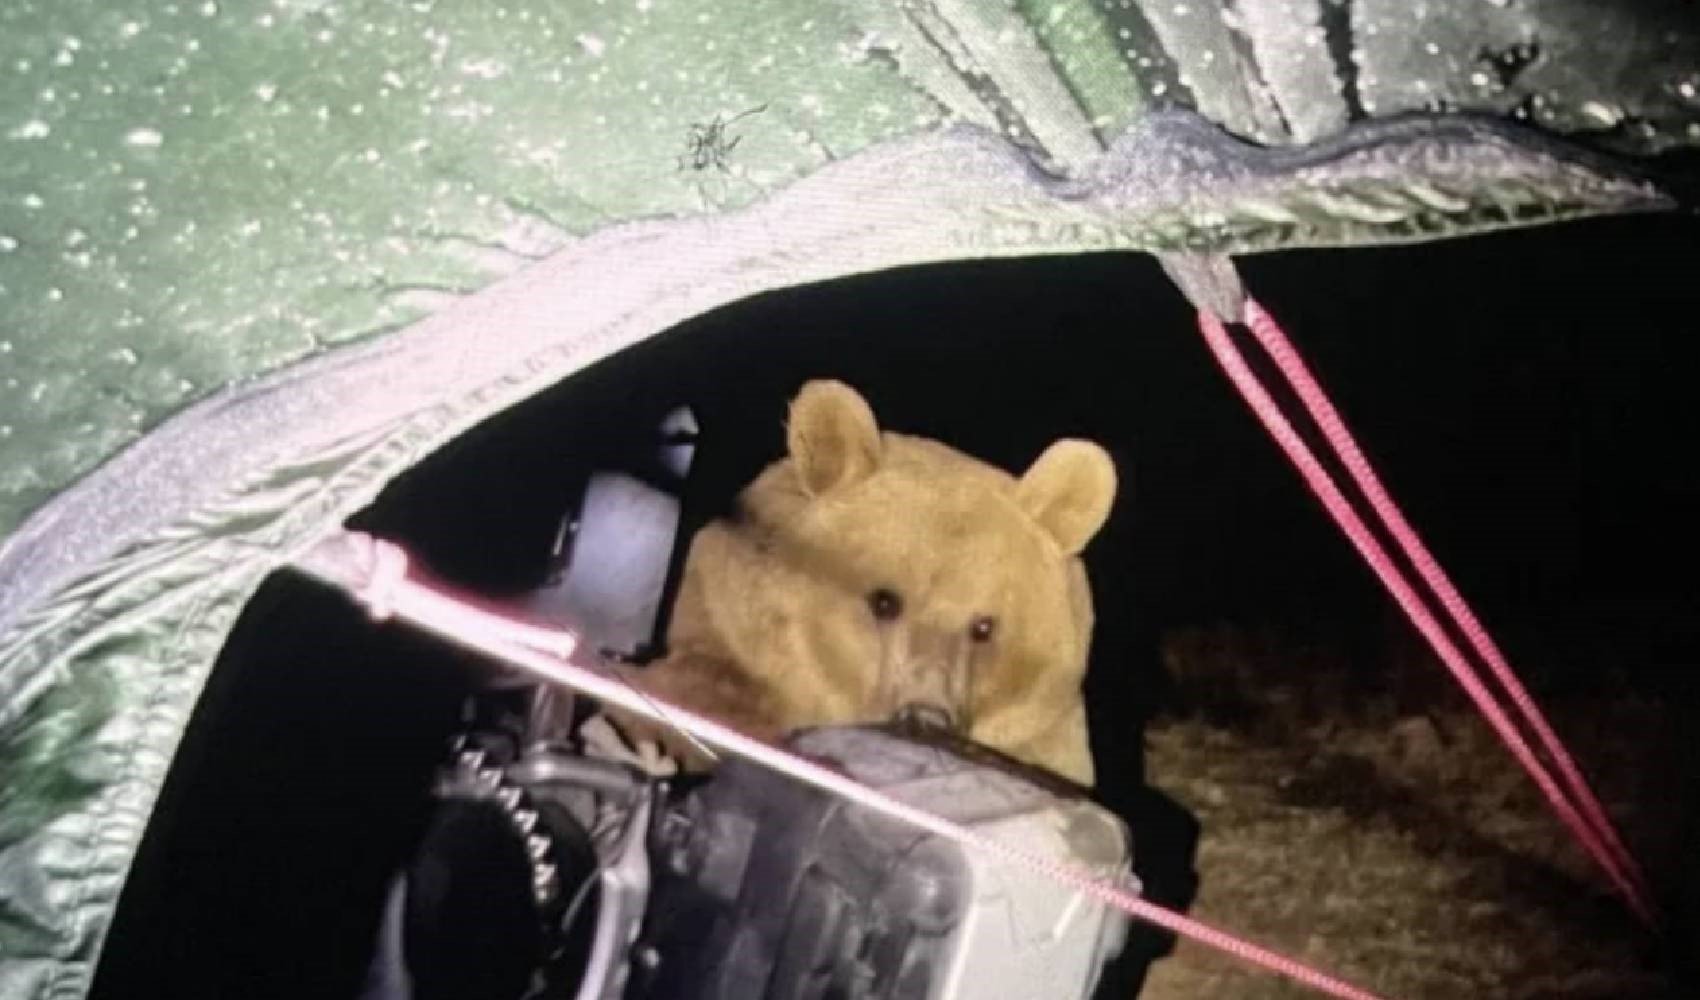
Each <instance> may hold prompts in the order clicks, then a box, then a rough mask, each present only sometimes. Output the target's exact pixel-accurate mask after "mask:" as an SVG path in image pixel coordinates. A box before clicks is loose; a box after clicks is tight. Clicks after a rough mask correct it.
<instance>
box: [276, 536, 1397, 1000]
mask: <svg viewBox="0 0 1700 1000" xmlns="http://www.w3.org/2000/svg"><path fill="white" fill-rule="evenodd" d="M339 540H340V541H342V542H353V543H354V544H355V545H356V547H357V548H358V549H359V550H362V552H363V555H364V556H365V558H363V559H361V560H357V561H355V562H353V563H344V564H335V563H331V564H326V565H322V566H314V565H313V564H312V563H311V562H309V563H306V564H304V565H303V568H305V569H307V570H308V571H309V572H313V573H316V574H318V575H320V576H321V577H322V578H324V579H326V580H327V582H330V583H332V584H335V585H337V586H341V587H343V588H344V589H346V590H347V591H349V593H351V594H352V595H353V596H354V597H355V598H356V599H357V600H359V601H360V602H361V603H363V604H365V605H366V606H367V608H368V609H369V610H372V611H374V612H382V613H383V615H384V616H386V617H388V616H393V617H396V618H400V619H403V620H405V621H409V622H412V623H413V624H415V625H418V626H421V627H423V628H425V629H427V630H429V631H432V632H435V633H437V634H438V635H441V636H443V637H444V638H447V639H450V640H452V641H454V642H457V643H459V644H461V645H463V646H465V647H467V648H469V649H474V650H478V651H479V652H482V653H484V654H486V655H488V656H491V657H493V658H495V659H498V660H501V661H503V662H505V663H508V664H509V665H511V666H515V667H519V668H520V669H522V670H525V671H526V672H528V673H530V674H532V675H533V676H535V677H538V678H540V679H542V680H545V681H549V682H551V683H555V684H562V685H565V686H567V687H569V688H572V689H573V690H576V691H579V692H582V693H584V694H586V695H589V696H590V697H592V698H596V699H598V700H599V701H602V702H604V703H606V704H610V705H616V706H618V707H620V708H623V709H625V710H627V711H629V712H633V713H636V714H638V715H641V716H644V717H645V718H648V719H650V720H652V721H655V722H659V723H661V724H663V725H667V726H677V727H679V728H680V729H683V730H684V731H686V732H687V733H689V734H690V735H691V736H693V737H696V738H699V739H702V740H704V741H705V742H708V743H711V744H713V745H715V746H718V747H720V748H721V749H723V750H725V751H727V752H730V753H734V754H737V755H738V756H741V757H745V758H747V759H749V760H752V761H754V762H756V763H758V764H761V765H763V766H765V767H769V768H771V769H773V770H775V771H779V772H781V773H783V774H786V775H789V776H790V777H792V778H795V779H796V780H798V781H802V782H805V783H807V784H810V785H813V786H814V787H816V788H819V789H821V790H823V791H825V792H827V793H829V794H832V795H836V796H838V797H840V798H843V799H846V800H848V801H852V802H855V803H857V804H859V805H861V806H864V807H866V808H868V809H871V810H873V811H875V812H878V813H881V814H882V815H885V816H888V817H890V818H892V819H895V820H898V821H900V822H904V823H907V824H909V825H911V826H914V827H916V828H918V829H921V830H925V831H927V832H928V833H931V834H934V835H935V836H939V837H943V838H945V839H947V840H951V841H954V842H956V843H959V844H962V845H964V846H966V847H968V848H970V849H972V850H976V851H980V852H982V853H985V854H990V855H994V856H997V857H999V858H1002V859H1003V860H1005V861H1009V862H1013V863H1015V864H1017V865H1020V866H1022V867H1025V868H1027V869H1029V870H1031V871H1034V872H1037V873H1038V874H1040V875H1042V876H1044V877H1047V878H1050V879H1053V880H1055V881H1058V882H1060V883H1062V884H1064V885H1067V886H1069V887H1070V888H1072V889H1075V890H1076V891H1078V892H1080V893H1082V894H1084V895H1087V896H1089V897H1091V898H1093V899H1095V900H1097V901H1098V902H1100V903H1102V904H1104V905H1105V906H1109V907H1111V908H1113V909H1116V910H1120V911H1121V912H1123V913H1125V914H1127V915H1129V916H1131V917H1134V918H1136V919H1139V920H1143V921H1146V922H1147V923H1151V924H1155V925H1157V926H1158V927H1162V928H1163V929H1165V930H1169V931H1172V932H1174V933H1176V934H1179V935H1181V936H1183V937H1187V938H1191V939H1192V940H1194V941H1197V942H1199V943H1201V944H1204V945H1206V946H1208V947H1211V948H1215V949H1217V950H1219V951H1222V952H1225V953H1227V954H1229V955H1232V956H1234V957H1235V958H1238V959H1240V960H1241V961H1244V962H1248V963H1250V964H1252V965H1257V966H1260V967H1262V968H1264V969H1267V970H1269V971H1271V972H1276V973H1279V974H1281V975H1284V976H1287V977H1289V978H1291V979H1293V980H1295V981H1297V982H1299V983H1302V984H1303V985H1305V986H1308V987H1310V988H1311V989H1314V990H1316V991H1318V992H1320V993H1325V994H1328V995H1329V996H1333V997H1338V998H1340V1000H1379V998H1378V997H1377V996H1376V995H1375V994H1373V993H1369V992H1367V991H1365V990H1362V989H1359V988H1358V987H1356V986H1353V985H1351V984H1350V983H1347V982H1345V981H1343V980H1340V979H1336V978H1335V977H1333V976H1330V975H1328V974H1326V973H1323V972H1319V971H1317V970H1315V969H1312V968H1310V967H1308V966H1306V965H1304V964H1302V963H1300V962H1298V961H1296V960H1294V959H1291V958H1288V957H1286V956H1285V955H1281V954H1278V953H1276V952H1273V951H1270V950H1269V949H1267V948H1264V947H1262V946H1260V945H1256V944H1253V943H1251V942H1250V941H1246V940H1244V939H1242V938H1238V937H1235V936H1234V935H1232V934H1229V933H1227V932H1225V931H1222V930H1218V929H1217V928H1214V927H1211V926H1210V925H1208V924H1204V923H1201V922H1199V921H1197V920H1194V919H1192V918H1191V917H1188V916H1185V915H1184V914H1181V913H1177V912H1175V911H1173V910H1170V909H1167V908H1165V907H1162V906H1158V905H1157V904H1155V903H1151V902H1149V901H1147V900H1144V899H1141V898H1140V897H1139V896H1138V895H1136V894H1135V893H1133V892H1130V891H1128V890H1127V889H1125V888H1123V887H1122V886H1120V885H1117V884H1115V883H1113V882H1111V881H1108V880H1106V879H1104V878H1102V877H1100V876H1098V875H1096V874H1095V873H1093V872H1091V871H1089V870H1087V869H1085V868H1082V867H1080V866H1077V865H1071V864H1066V863H1063V862H1059V861H1056V860H1053V859H1050V858H1046V857H1043V856H1041V855H1039V854H1036V853H1033V852H1031V851H1027V850H1025V849H1023V848H1019V847H1015V846H1013V845H1010V844H1006V843H1004V842H1002V841H1000V840H996V839H994V838H990V837H987V836H985V835H983V834H980V833H978V832H976V831H974V830H970V829H968V828H967V827H964V826H962V825H960V824H958V823H955V822H952V821H950V820H947V819H944V818H942V817H940V816H936V815H934V814H932V813H930V812H927V811H926V810H925V809H921V808H919V807H917V806H913V805H910V804H908V803H904V802H900V801H898V800H897V799H894V798H892V797H891V796H889V795H886V794H885V793H883V792H880V791H878V790H877V789H873V788H869V787H868V786H866V785H864V784H862V783H861V782H859V781H856V780H854V779H853V778H850V777H848V776H847V775H844V774H841V773H839V772H836V771H832V770H828V769H827V768H824V767H822V766H820V765H819V764H816V763H815V762H813V761H810V760H807V759H805V758H802V757H799V756H797V755H795V754H792V753H789V752H787V751H785V750H782V749H780V748H778V747H775V746H772V745H770V744H768V743H764V742H762V741H760V740H757V739H753V738H751V737H749V736H745V735H744V734H742V733H740V732H738V731H737V730H734V729H731V728H729V727H727V726H724V725H721V724H720V723H718V722H715V721H714V720H713V719H709V718H706V717H704V716H701V715H697V714H696V713H694V712H690V711H687V710H686V709H683V708H679V707H677V706H674V705H668V704H663V703H660V702H659V701H658V700H657V699H652V698H650V697H647V696H645V695H642V694H640V693H638V692H637V691H636V690H635V689H633V688H631V687H628V686H627V685H626V684H624V683H623V682H621V681H619V680H616V679H614V678H611V677H609V676H607V675H606V674H603V673H601V672H598V671H596V670H594V669H592V668H587V667H582V666H579V665H577V664H575V663H573V662H571V660H570V656H571V655H572V653H573V651H574V650H575V649H576V648H577V646H578V637H577V636H576V635H575V634H574V633H572V632H570V631H567V630H564V629H546V628H540V627H537V626H533V625H529V624H526V623H524V622H519V621H515V620H514V619H512V618H510V617H508V616H506V615H503V614H499V613H497V612H495V611H491V610H486V609H484V608H480V607H478V606H477V605H476V604H473V603H471V602H470V601H465V600H461V599H459V598H457V597H454V596H451V595H450V594H448V593H446V592H444V591H442V590H439V589H437V588H435V587H432V586H430V585H428V584H426V583H423V582H421V581H419V580H416V579H413V578H412V577H411V575H410V574H409V573H408V571H407V565H408V558H407V554H406V552H404V551H403V550H402V549H400V548H398V547H397V546H395V545H392V544H391V543H389V542H384V541H379V540H376V539H372V538H370V537H368V536H363V535H358V534H354V533H348V534H345V535H344V536H342V537H341V538H340V539H339ZM339 565H340V566H341V567H342V568H339V569H335V570H333V569H330V568H329V567H331V566H339ZM350 567H355V568H350ZM345 574H346V575H345ZM350 577H352V578H350Z"/></svg>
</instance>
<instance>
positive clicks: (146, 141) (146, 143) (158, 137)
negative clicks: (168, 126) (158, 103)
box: [124, 126, 165, 149]
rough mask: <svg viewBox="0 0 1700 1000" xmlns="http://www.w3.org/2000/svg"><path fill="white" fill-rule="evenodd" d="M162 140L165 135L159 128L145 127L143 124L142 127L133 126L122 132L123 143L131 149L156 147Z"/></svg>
mask: <svg viewBox="0 0 1700 1000" xmlns="http://www.w3.org/2000/svg"><path fill="white" fill-rule="evenodd" d="M164 141H165V136H164V135H162V134H161V133H160V131H159V129H156V128H147V127H145V126H144V127H142V128H133V129H131V130H130V131H128V132H126V133H124V145H126V146H129V147H131V148H132V149H158V148H159V145H160V144H161V143H163V142H164Z"/></svg>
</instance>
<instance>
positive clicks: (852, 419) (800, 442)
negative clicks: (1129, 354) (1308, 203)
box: [622, 381, 1116, 785]
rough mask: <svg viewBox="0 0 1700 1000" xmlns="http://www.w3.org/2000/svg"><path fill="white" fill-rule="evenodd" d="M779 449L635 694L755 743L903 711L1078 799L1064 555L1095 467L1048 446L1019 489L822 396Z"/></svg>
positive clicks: (1072, 552) (844, 391)
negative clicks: (783, 452) (1057, 779)
mask: <svg viewBox="0 0 1700 1000" xmlns="http://www.w3.org/2000/svg"><path fill="white" fill-rule="evenodd" d="M787 442H788V450H789V455H788V457H787V458H785V459H783V460H781V461H779V462H777V463H775V464H774V465H772V466H770V467H768V468H767V470H766V471H764V472H763V473H762V474H761V475H760V476H759V477H758V478H757V479H756V480H755V482H754V483H753V484H751V485H750V486H749V487H748V488H747V489H746V490H745V491H744V492H743V494H742V495H741V496H740V497H739V502H738V506H737V510H736V514H735V515H734V516H733V517H732V518H730V519H728V520H724V521H716V522H713V523H710V524H709V525H708V526H706V527H704V528H703V529H702V530H701V531H700V532H698V533H697V535H696V537H695V539H694V540H693V541H692V544H691V549H690V553H689V556H688V558H687V560H686V563H685V569H684V577H683V580H682V582H681V584H680V590H679V596H678V599H677V601H676V604H675V606H674V610H673V616H672V621H671V624H670V626H669V628H668V633H667V653H666V655H665V656H664V657H663V658H662V659H660V660H659V661H657V662H655V663H653V664H650V665H649V666H647V667H644V668H641V669H637V670H634V671H632V672H631V673H630V674H629V675H628V676H630V677H631V678H632V680H633V683H635V684H637V685H638V686H639V687H641V688H642V689H643V690H645V691H647V692H649V693H651V694H653V695H655V696H657V697H660V698H665V699H667V700H670V701H673V702H675V703H677V704H680V705H683V706H686V707H688V708H691V709H693V710H695V711H698V712H701V713H703V714H706V715H710V716H713V717H715V718H718V719H721V720H723V721H725V722H727V723H729V724H731V725H733V726H736V727H738V728H740V729H742V730H744V731H746V732H748V733H750V734H752V735H756V736H759V737H762V738H767V739H772V738H776V737H778V736H779V735H781V734H782V733H784V732H786V731H788V730H791V729H794V728H798V727H803V726H813V725H829V724H845V723H858V722H876V721H884V720H888V719H890V718H893V717H894V716H896V715H898V714H899V713H918V714H920V715H922V716H926V717H930V718H932V719H935V720H938V721H942V722H946V723H948V724H949V725H950V726H952V727H953V728H955V729H956V730H958V731H959V732H961V733H964V734H965V735H967V736H968V737H969V738H970V739H973V740H974V741H976V742H979V743H982V744H985V745H987V746H989V747H992V748H993V749H995V750H999V751H1002V752H1004V753H1006V754H1008V755H1010V756H1012V757H1014V758H1016V759H1018V760H1020V761H1023V762H1026V763H1028V764H1032V765H1036V766H1038V767H1041V768H1044V769H1046V770H1049V771H1051V772H1054V773H1056V774H1059V775H1061V776H1063V777H1065V778H1068V779H1071V780H1073V781H1076V782H1078V783H1080V784H1083V785H1090V784H1091V783H1092V781H1093V769H1092V758H1091V756H1090V752H1089V750H1088V747H1087V733H1086V713H1085V705H1084V702H1083V701H1082V696H1081V681H1082V679H1083V677H1084V674H1085V671H1086V654H1087V646H1088V643H1089V642H1090V637H1091V633H1092V599H1091V594H1090V591H1089V590H1088V587H1087V582H1086V572H1085V569H1084V567H1083V566H1082V564H1081V561H1080V559H1079V554H1080V551H1081V549H1082V548H1084V547H1085V545H1086V543H1087V542H1088V541H1089V540H1090V539H1091V538H1092V536H1093V535H1094V534H1096V533H1097V531H1098V529H1099V528H1100V527H1102V525H1103V523H1104V519H1105V518H1106V517H1107V516H1108V514H1109V510H1110V504H1111V501H1112V500H1113V499H1114V497H1115V491H1116V471H1115V467H1114V465H1113V464H1112V462H1111V460H1110V457H1109V455H1108V454H1107V453H1106V452H1105V451H1104V450H1103V449H1102V448H1100V447H1098V446H1097V445H1095V444H1091V443H1089V442H1085V441H1077V440H1062V441H1058V442H1056V443H1054V444H1052V445H1051V446H1050V447H1049V448H1048V449H1047V450H1046V451H1045V452H1044V454H1042V455H1040V456H1039V458H1038V460H1037V461H1035V462H1034V463H1033V465H1032V467H1031V468H1029V469H1028V470H1027V472H1026V473H1025V474H1023V475H1022V476H1021V477H1020V478H1019V479H1017V478H1015V477H1013V476H1010V475H1009V474H1007V473H1005V472H1003V471H1001V470H999V469H996V468H993V467H992V466H990V465H987V464H986V463H984V462H981V461H978V460H976V459H974V458H970V457H968V456H966V455H963V454H961V453H960V452H957V451H954V450H952V449H950V448H948V447H946V446H944V445H942V444H939V443H938V442H936V441H930V440H927V439H924V438H917V437H909V436H906V435H902V434H894V433H891V432H889V431H888V432H885V433H881V431H880V428H879V426H878V424H877V423H875V420H874V415H873V412H872V411H871V410H870V409H869V407H868V404H867V403H866V402H865V401H864V400H863V399H862V397H861V396H860V395H858V394H857V393H856V392H855V390H853V389H851V388H850V387H848V386H846V385H844V384H842V383H839V382H830V381H816V382H810V383H808V384H807V385H805V386H804V387H803V389H802V391H801V392H800V393H799V394H798V396H797V398H796V399H795V400H794V401H793V402H792V404H791V413H790V420H789V423H788V426H787ZM622 722H623V723H624V724H625V728H626V729H627V730H628V732H630V733H631V734H632V735H633V736H645V737H648V736H653V737H659V738H661V739H662V741H663V742H664V743H665V744H666V745H667V746H668V747H669V749H671V750H673V751H674V752H675V753H677V754H679V755H680V756H683V757H685V758H686V759H687V761H692V762H695V763H697V764H701V763H703V760H702V758H700V757H696V756H695V755H693V754H691V753H690V752H689V750H688V748H687V747H686V746H684V745H683V744H682V743H681V741H680V740H679V739H678V738H677V737H669V736H668V735H667V734H665V733H663V732H661V731H660V730H658V729H656V728H654V727H650V726H645V725H633V724H632V723H631V722H630V720H622Z"/></svg>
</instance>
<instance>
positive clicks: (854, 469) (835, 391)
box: [785, 380, 880, 496]
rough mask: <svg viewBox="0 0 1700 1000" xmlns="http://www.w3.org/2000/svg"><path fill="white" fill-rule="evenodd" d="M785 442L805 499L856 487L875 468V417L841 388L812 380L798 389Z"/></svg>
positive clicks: (877, 444)
mask: <svg viewBox="0 0 1700 1000" xmlns="http://www.w3.org/2000/svg"><path fill="white" fill-rule="evenodd" d="M785 440H786V446H787V447H788V448H789V449H790V452H791V461H792V463H793V464H794V465H795V466H796V469H797V476H798V478H799V479H801V480H802V484H803V489H804V491H805V492H807V493H808V494H809V495H810V496H820V495H821V494H823V493H828V492H830V491H832V490H835V489H838V488H840V487H843V486H849V485H851V484H852V483H856V482H860V481H861V480H863V479H866V478H867V477H868V476H870V475H872V474H873V471H874V469H876V468H878V466H879V462H880V428H879V424H877V423H875V422H874V411H873V410H871V409H869V408H868V403H867V401H866V400H864V399H863V398H862V397H861V396H860V395H858V394H857V393H856V390H854V389H852V388H850V387H849V386H847V385H845V384H844V383H843V382H831V381H824V380H817V381H814V382H810V383H808V384H807V385H805V386H803V390H802V391H801V392H799V393H797V398H796V399H794V400H792V401H791V419H790V421H789V422H788V423H787V425H786V429H785Z"/></svg>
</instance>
